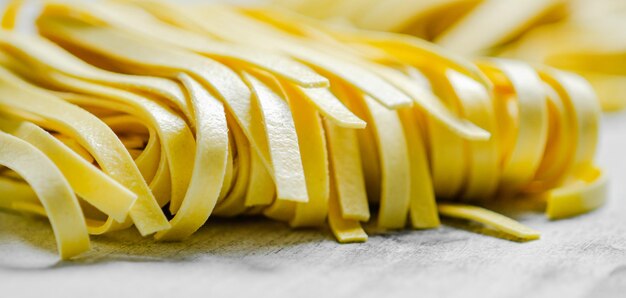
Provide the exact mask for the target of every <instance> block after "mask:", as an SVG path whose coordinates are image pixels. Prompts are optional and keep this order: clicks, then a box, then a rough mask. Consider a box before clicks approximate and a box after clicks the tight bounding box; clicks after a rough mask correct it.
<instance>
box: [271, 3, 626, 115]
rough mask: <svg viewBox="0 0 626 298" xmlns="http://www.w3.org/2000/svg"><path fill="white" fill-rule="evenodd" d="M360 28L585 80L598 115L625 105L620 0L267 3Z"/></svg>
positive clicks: (624, 15) (625, 34)
mask: <svg viewBox="0 0 626 298" xmlns="http://www.w3.org/2000/svg"><path fill="white" fill-rule="evenodd" d="M273 3H275V4H276V5H278V6H280V7H285V8H288V9H291V10H295V11H297V12H299V13H302V14H306V15H309V16H314V17H317V18H322V19H332V20H335V21H338V22H340V23H343V24H349V25H351V26H355V27H358V28H364V29H370V30H381V31H389V32H401V33H407V34H411V35H414V36H417V37H420V38H423V39H426V40H429V41H433V42H435V43H437V44H439V45H442V46H444V47H446V48H449V49H450V50H452V51H454V52H456V53H459V54H463V55H467V56H476V55H488V56H501V57H509V58H511V57H512V58H516V59H521V60H524V61H528V62H531V63H540V64H547V65H551V66H554V67H557V68H559V69H565V70H569V71H573V72H576V73H578V74H580V75H582V76H583V77H585V78H586V79H587V80H588V81H589V82H590V83H591V84H592V86H593V88H594V89H595V91H596V93H597V94H598V97H599V98H600V101H601V104H602V108H603V109H604V110H607V111H611V110H619V109H622V108H624V107H625V106H626V67H625V65H624V61H625V59H624V56H626V43H625V42H624V41H625V40H626V2H624V1H622V0H526V1H516V0H385V1H382V0H323V1H320V0H273Z"/></svg>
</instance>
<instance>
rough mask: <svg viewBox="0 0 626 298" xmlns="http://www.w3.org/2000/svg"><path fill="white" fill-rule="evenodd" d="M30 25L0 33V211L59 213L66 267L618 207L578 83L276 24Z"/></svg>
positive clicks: (110, 20) (594, 121)
mask: <svg viewBox="0 0 626 298" xmlns="http://www.w3.org/2000/svg"><path fill="white" fill-rule="evenodd" d="M453 2H454V1H449V2H447V3H448V4H449V5H452V3H453ZM303 3H304V2H303ZM355 3H356V2H355ZM367 5H370V6H371V5H374V2H372V3H368V4H367ZM333 7H335V9H336V11H337V12H339V11H345V9H346V7H348V6H342V5H340V4H337V5H334V6H333ZM18 9H19V4H12V5H11V6H9V10H8V11H5V13H4V15H3V18H2V19H3V26H4V27H6V28H12V27H14V24H15V21H16V15H17V11H18ZM371 14H372V16H374V15H376V14H377V13H376V12H371ZM409 14H410V13H409ZM320 15H328V14H327V13H321V12H320ZM406 16H408V14H407V15H406ZM355 17H356V15H355ZM399 21H402V22H404V21H406V20H399ZM381 22H382V20H381ZM442 22H444V23H445V21H442ZM383 23H384V22H383ZM225 24H226V25H225ZM381 24H382V23H381ZM36 26H37V28H38V30H39V34H40V35H42V36H43V37H46V38H49V40H46V39H44V38H43V37H41V36H37V35H26V34H23V33H19V32H17V31H13V32H9V31H5V32H0V115H1V118H0V131H1V132H0V142H2V144H3V145H2V146H0V147H1V148H0V163H1V164H2V165H3V166H5V167H6V168H0V194H1V195H2V197H1V198H0V208H3V209H10V210H16V211H19V212H29V213H35V214H38V215H42V216H47V217H48V218H49V219H50V222H51V225H52V226H53V228H54V232H55V235H56V236H57V243H59V252H60V254H61V256H62V257H63V258H69V257H72V256H75V255H77V254H79V253H81V252H83V251H85V250H86V249H87V248H88V243H89V242H88V237H87V234H88V233H91V234H102V233H107V232H112V231H114V230H117V229H123V228H127V227H130V226H131V225H133V224H134V225H135V226H136V227H137V229H138V230H139V231H140V232H141V234H142V235H144V236H146V235H148V234H153V233H154V237H155V239H157V240H161V241H174V240H181V239H184V238H187V237H189V236H190V235H192V234H193V233H194V232H196V231H197V230H198V229H199V228H200V227H201V226H202V225H203V224H205V222H206V221H207V219H208V218H210V217H211V216H224V217H232V216H238V215H264V216H266V217H269V218H272V219H275V220H280V221H284V222H286V223H288V224H289V225H290V226H293V227H317V226H322V225H324V224H325V223H327V224H328V226H329V227H330V229H331V231H332V233H333V234H334V235H335V237H336V239H337V240H338V241H339V242H342V243H344V242H362V241H366V240H367V238H368V235H367V233H366V232H365V229H364V228H363V224H364V223H366V222H368V221H370V220H372V219H374V218H376V221H377V225H378V226H379V227H380V228H383V229H402V228H405V227H406V226H407V225H410V226H411V227H412V228H415V229H429V228H436V227H438V226H439V225H440V224H441V222H440V218H439V216H440V215H441V216H445V217H455V218H461V219H466V220H472V221H476V222H479V223H482V224H485V225H488V226H491V227H493V228H495V229H497V230H499V231H502V232H503V233H505V234H508V235H512V236H514V237H516V238H520V239H524V240H532V239H537V238H538V237H539V234H538V232H536V231H534V230H532V229H530V228H527V227H525V226H523V225H521V224H520V223H517V222H515V221H514V220H512V219H509V218H506V217H504V216H502V215H499V214H496V213H494V212H491V211H488V210H486V209H482V208H479V207H476V206H469V205H459V204H457V203H458V202H464V203H466V204H467V203H470V202H471V203H476V204H488V202H489V200H493V199H496V198H498V199H501V200H505V199H507V198H508V197H512V196H524V195H529V196H534V197H541V198H543V199H544V200H545V201H546V203H547V210H546V215H547V216H548V217H549V218H560V217H567V216H572V215H575V214H579V213H583V212H586V211H589V210H592V209H595V208H597V207H599V206H600V205H601V204H602V203H603V201H604V199H605V196H606V187H607V178H606V176H605V175H604V174H603V173H602V172H601V170H600V169H598V168H597V167H595V166H594V164H593V155H594V152H595V147H596V143H597V138H598V121H599V113H600V112H599V107H598V103H597V101H596V98H595V96H594V94H593V92H592V91H591V87H590V85H589V84H588V83H586V82H585V81H584V80H583V79H582V78H580V77H578V76H576V75H573V74H569V73H565V72H562V71H558V70H554V69H552V68H548V67H543V66H530V65H528V64H524V63H522V62H517V61H512V60H507V59H499V60H494V59H490V60H486V59H484V60H481V61H478V62H475V63H474V62H471V61H468V60H466V59H464V58H460V57H457V56H455V55H453V54H450V53H447V52H445V51H444V50H442V49H440V48H438V47H436V46H434V45H431V44H429V43H427V42H425V41H421V40H418V39H414V38H411V37H407V36H400V35H395V34H390V33H375V32H368V31H360V30H355V29H349V28H340V27H333V26H331V25H328V24H322V23H318V22H316V21H313V20H309V19H304V18H302V17H300V16H296V15H292V14H289V13H284V12H283V13H280V12H278V11H273V10H269V9H264V8H237V7H230V6H206V5H199V6H181V5H176V4H171V3H164V2H159V1H155V0H132V1H131V0H129V1H113V2H108V1H97V2H94V3H89V2H73V1H46V2H45V3H44V4H43V9H42V10H41V12H40V13H39V15H38V16H37V20H36ZM477 42H478V41H477ZM22 149H23V152H25V153H24V154H22V155H20V154H21V153H20V152H19V150H22ZM31 157H32V158H34V160H37V161H38V162H41V163H45V164H46V165H45V166H44V168H42V169H41V171H43V172H41V171H40V170H39V169H37V171H34V170H35V167H34V165H33V163H32V162H29V161H28V160H29V158H31ZM39 172H41V173H39ZM42 178H46V179H50V181H52V182H53V184H54V187H51V188H49V189H44V190H42V188H41V183H42V181H43V180H42ZM29 185H30V186H29ZM77 196H78V198H77ZM55 200H57V201H58V202H59V205H54V206H53V207H51V206H52V205H50V202H52V201H55ZM442 201H445V202H442ZM79 202H80V204H82V209H81V206H80V205H78V203H79ZM372 205H378V212H377V214H373V213H372V211H371V210H372V209H370V207H371V206H372ZM59 208H60V209H59ZM163 208H167V209H168V211H169V212H167V211H164V209H163ZM65 209H67V212H68V214H71V216H69V217H67V218H59V214H60V213H59V212H60V211H63V210H65ZM166 214H168V217H166ZM168 219H169V220H168ZM407 221H408V222H409V223H407ZM444 223H445V222H444Z"/></svg>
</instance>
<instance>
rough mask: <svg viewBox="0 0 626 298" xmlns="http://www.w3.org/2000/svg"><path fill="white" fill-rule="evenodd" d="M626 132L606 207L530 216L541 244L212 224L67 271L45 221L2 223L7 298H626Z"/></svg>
mask: <svg viewBox="0 0 626 298" xmlns="http://www.w3.org/2000/svg"><path fill="white" fill-rule="evenodd" d="M625 132H626V112H622V113H618V114H609V115H605V117H604V119H603V127H602V137H601V145H600V150H599V153H598V161H599V163H600V165H602V166H603V167H604V168H605V169H606V171H607V172H608V174H609V175H610V177H611V184H610V197H609V202H608V204H607V205H605V206H604V207H603V208H601V209H599V210H597V211H595V212H592V213H589V214H586V215H582V216H579V217H576V218H573V219H567V220H560V221H548V220H547V219H545V217H544V216H543V215H542V214H541V213H526V214H522V215H521V217H520V218H521V220H522V221H523V222H524V223H526V224H527V225H529V226H532V227H534V228H536V229H538V230H540V231H541V232H542V239H541V240H538V241H531V242H526V243H518V242H513V241H509V240H504V239H500V238H496V237H493V235H489V233H488V232H486V231H484V230H481V229H480V227H478V226H474V227H471V226H470V227H467V226H466V225H463V224H461V223H459V222H448V223H449V224H451V226H450V225H446V226H443V227H442V228H440V229H436V230H428V231H411V230H407V231H401V232H392V233H388V234H385V235H375V236H371V237H370V239H369V241H368V242H367V243H364V244H343V245H342V244H338V243H336V242H335V241H334V239H333V238H332V235H331V234H330V232H329V231H327V230H322V231H318V230H299V231H294V230H291V229H289V228H288V227H286V226H285V225H283V224H282V223H277V222H272V221H269V220H264V219H253V218H244V219H238V220H220V219H212V220H210V222H209V224H208V225H206V226H205V227H204V228H202V229H201V230H200V231H199V232H198V233H197V234H195V235H194V236H193V237H191V238H190V239H189V240H188V241H185V242H182V243H156V242H154V241H152V240H151V239H143V238H141V237H140V236H139V235H138V234H137V233H136V232H135V231H132V230H129V231H124V232H120V233H117V234H113V235H109V236H101V237H92V239H93V250H92V252H90V253H89V254H88V255H87V256H86V257H84V258H83V259H82V260H81V261H75V262H59V261H58V256H57V254H56V247H55V243H54V239H53V236H52V234H51V229H50V227H49V225H48V223H47V222H46V221H45V220H42V219H37V218H28V217H24V216H21V215H16V214H7V213H0V297H16V295H19V296H24V297H49V296H52V297H118V296H130V297H146V296H148V295H150V296H151V297H160V296H165V295H168V296H170V297H186V296H190V295H192V294H195V295H198V296H200V295H202V296H205V297H223V296H241V297H244V296H252V297H260V296H263V297H266V296H267V297H335V296H340V297H357V296H358V297H388V295H390V294H394V295H396V296H406V297H417V296H419V297H498V298H500V297H625V295H626V294H625V291H626V200H625V198H624V196H625V195H626V183H625V182H626V180H625V179H624V177H626V158H624V156H623V154H626V137H625ZM472 229H473V230H475V231H470V230H472ZM481 232H482V233H481ZM4 293H8V294H10V295H8V296H5V295H4ZM183 294H184V295H183ZM171 295H176V296H171ZM209 295H216V296H209Z"/></svg>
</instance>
